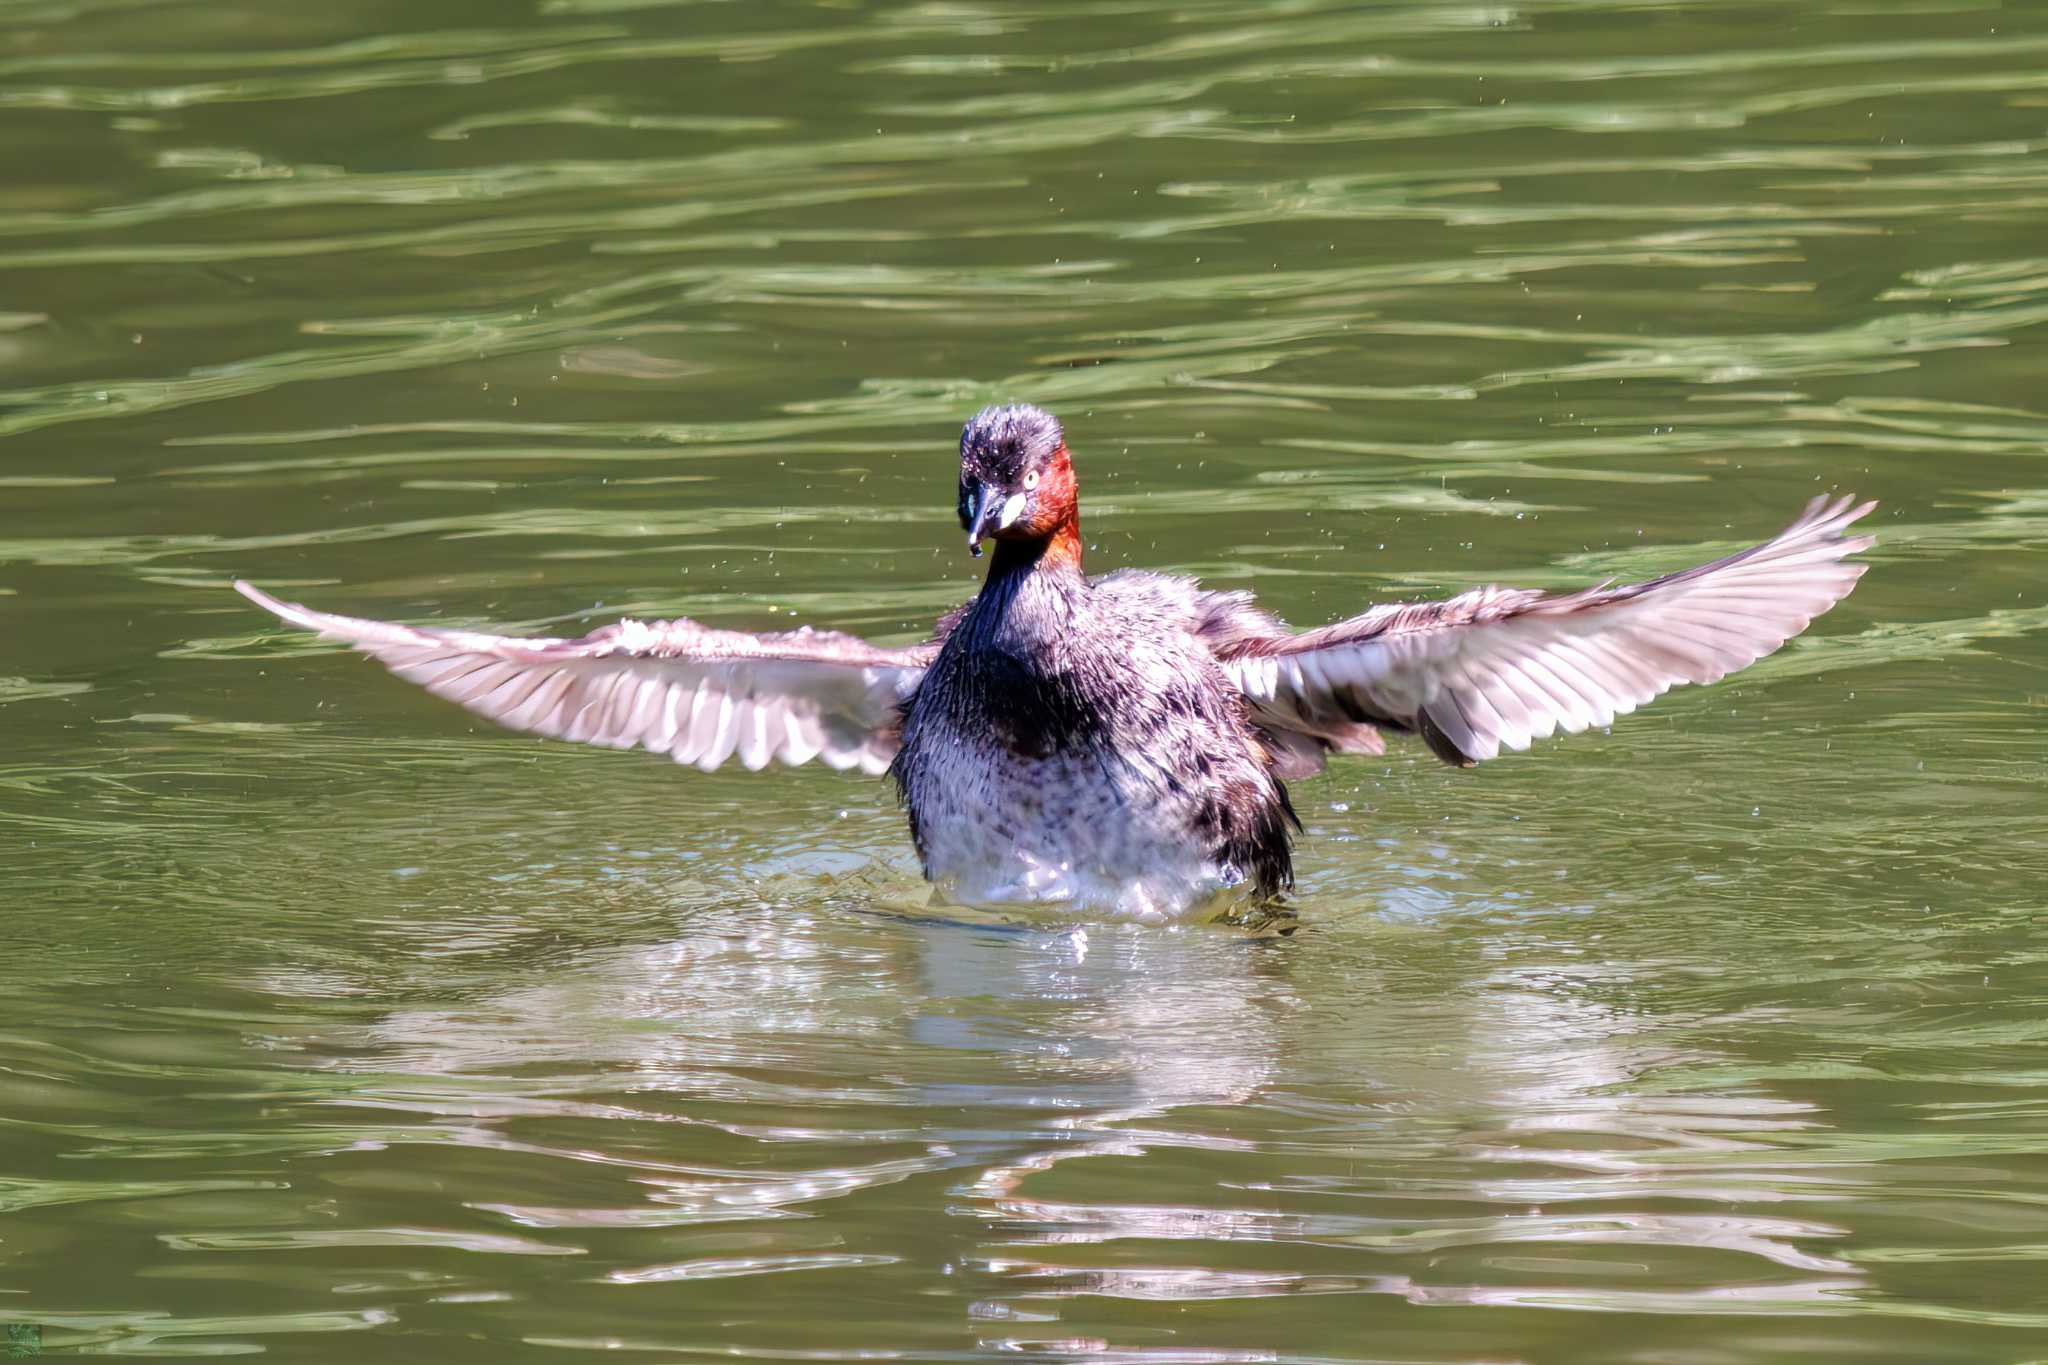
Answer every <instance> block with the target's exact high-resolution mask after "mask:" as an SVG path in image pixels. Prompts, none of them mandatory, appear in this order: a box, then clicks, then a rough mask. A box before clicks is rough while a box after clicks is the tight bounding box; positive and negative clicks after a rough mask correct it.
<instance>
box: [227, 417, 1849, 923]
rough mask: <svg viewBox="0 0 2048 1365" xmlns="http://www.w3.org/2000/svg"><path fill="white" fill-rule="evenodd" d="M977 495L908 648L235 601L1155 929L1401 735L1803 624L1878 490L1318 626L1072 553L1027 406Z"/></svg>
mask: <svg viewBox="0 0 2048 1365" xmlns="http://www.w3.org/2000/svg"><path fill="white" fill-rule="evenodd" d="M959 469H960V478H959V505H958V512H959V518H960V525H961V527H962V529H963V530H964V531H965V532H966V535H967V545H968V549H969V550H970V551H971V552H972V553H973V554H974V555H976V556H980V555H981V553H982V546H983V544H984V543H987V544H988V545H989V546H990V547H991V549H990V555H989V564H988V572H987V576H986V578H985V579H984V581H983V583H982V586H981V588H980V590H979V591H978V592H977V593H976V594H975V595H974V596H973V597H972V598H971V599H969V600H968V601H967V602H966V603H964V604H963V605H961V606H959V607H956V608H954V609H953V610H952V611H950V612H948V613H947V614H946V615H944V616H943V617H942V618H940V620H939V621H938V623H937V625H936V626H935V627H934V629H933V631H932V633H931V635H930V637H929V638H928V639H926V640H924V641H922V642H920V643H917V644H912V645H908V646H901V647H891V646H883V645H876V644H871V643H869V642H867V641H865V640H862V639H859V638H857V637H855V636H851V635H846V634H841V633H838V632H835V631H828V630H817V629H812V628H809V627H805V628H802V629H798V630H790V631H782V632H775V633H765V634H756V633H750V632H746V631H738V630H721V629H715V628H712V627H709V626H705V625H701V624H699V623H697V622H695V621H691V620H688V619H684V618H678V619H675V620H667V621H641V620H633V619H626V620H621V621H618V622H616V623H614V624H611V625H607V626H603V627H601V628H599V629H597V630H594V631H592V632H591V633H589V634H587V635H584V636H582V637H581V638H579V639H543V638H528V637H518V636H505V635H495V634H490V633H486V632H479V631H471V630H455V629H445V628H440V627H431V626H411V625H401V624H397V623H394V622H388V621H375V620H364V619H359V618H355V617H349V616H340V615H334V614H331V613H328V612H324V611H315V610H313V609H311V608H309V607H305V606H301V605H299V604H297V603H291V602H283V601H280V600H278V599H277V598H275V597H273V596H271V595H270V594H268V593H266V592H263V591H262V590H261V589H259V588H256V587H254V586H252V585H250V584H249V583H247V582H242V581H237V582H236V583H235V588H236V589H237V591H239V592H241V593H242V594H243V595H244V596H245V597H247V598H249V599H250V600H251V601H253V602H255V603H256V604H257V605H258V606H261V607H263V608H265V609H267V610H269V611H270V612H272V613H274V614H275V615H276V616H278V617H279V618H280V619H282V620H283V621H285V622H287V623H289V624H290V625H293V626H297V627H301V628H303V629H306V630H310V631H315V632H318V633H319V634H320V635H321V636H324V637H326V638H328V639H332V640H339V641H345V642H346V643H348V644H349V645H352V646H353V647H354V648H356V649H358V650H360V651H362V652H363V653H365V654H367V655H369V656H370V657H371V658H373V659H375V660H377V661H378V662H380V663H382V664H383V665H384V666H385V667H386V668H388V669H389V670H390V671H391V672H393V673H395V674H396V675H398V676H399V677H401V678H404V679H406V680H407V681H410V682H413V683H417V684H418V685H420V686H422V687H424V688H425V689H426V690H427V691H429V692H431V693H433V694H434V695H435V696H439V697H443V698H446V699H447V700H449V701H452V702H455V703H456V704H458V705H460V706H463V707H465V708H467V709H468V710H470V711H472V712H474V713H475V714H477V715H479V716H482V717H484V718H485V719H487V720H490V721H494V722H496V723H497V724H499V725H502V726H505V727H508V728H510V729H513V730H521V731H528V732H532V733H536V734H540V735H545V736H549V737H552V738H556V739H563V740H570V741H578V742H582V743H586V744H594V745H602V746H607V747H610V748H615V749H647V750H650V751H652V752H654V753H657V754H663V755H666V756H668V757H669V758H671V759H673V760H674V761H676V762H677V763H689V764H694V765H695V766H696V767H698V768H699V769H702V770H705V771H710V770H711V769H714V768H717V767H718V766H719V765H721V764H722V763H724V762H725V761H726V760H727V759H729V758H733V757H737V758H738V759H739V761H740V763H741V764H742V765H743V766H745V767H746V768H749V769H755V770H758V769H761V768H763V767H766V766H767V765H768V764H769V763H770V762H772V761H779V762H782V763H786V764H804V763H808V762H810V761H811V760H813V759H816V760H819V761H820V762H822V763H823V764H824V765H826V766H827V767H830V768H835V769H842V770H858V771H860V772H862V773H866V774H870V775H875V776H880V775H881V774H884V773H886V774H887V775H888V776H889V778H890V779H891V780H892V781H893V782H894V785H895V787H896V791H897V793H898V796H899V798H900V800H901V803H902V806H903V808H904V810H905V812H906V813H907V816H908V820H909V827H910V838H911V842H912V844H913V845H914V846H915V849H916V852H917V856H918V859H919V861H920V863H921V865H922V869H923V872H924V875H925V876H926V878H927V879H929V880H930V881H932V882H933V883H935V884H937V886H938V887H939V888H940V889H941V891H942V892H943V893H944V895H945V896H946V897H947V898H948V899H950V900H951V901H953V902H955V903H957V904H961V905H965V906H981V907H989V908H994V909H998V910H1000V909H1008V908H1014V907H1035V908H1047V909H1051V910H1054V911H1060V912H1066V913H1069V914H1074V915H1080V916H1084V917H1094V918H1101V919H1112V920H1136V921H1140V922H1148V923H1162V922H1171V921H1178V920H1185V919H1189V918H1193V917H1197V916H1200V915H1202V914H1205V913H1207V914H1211V915H1214V914H1217V913H1219V910H1218V907H1228V906H1232V905H1239V904H1260V903H1267V904H1270V903H1278V902H1280V901H1283V900H1284V899H1285V893H1286V892H1288V891H1289V890H1291V889H1292V887H1293V884H1294V869H1293V835H1294V833H1295V832H1296V831H1298V830H1300V829H1301V822H1300V820H1299V819H1298V818H1297V816H1296V814H1295V811H1294V808H1293V805H1292V803H1291V802H1290V800H1289V796H1288V791H1287V785H1286V784H1287V783H1288V782H1290V781H1296V780H1298V779H1301V778H1305V777H1308V776H1310V775H1312V774H1314V773H1316V772H1319V771H1321V770H1322V769H1323V767H1324V765H1325V763H1326V762H1327V761H1328V760H1329V759H1330V757H1331V756H1332V755H1357V754H1365V755H1377V754H1381V753H1383V752H1384V746H1385V738H1386V736H1388V735H1395V736H1405V737H1412V738H1414V739H1417V740H1419V741H1420V742H1421V744H1422V745H1423V746H1424V747H1426V748H1427V749H1428V751H1429V752H1430V753H1432V754H1434V755H1435V756H1436V757H1437V758H1439V759H1441V760H1443V761H1444V762H1445V763H1447V764H1450V765H1452V766H1454V767H1458V768H1468V767H1471V766H1473V765H1474V764H1477V763H1481V762H1484V761H1486V760H1488V759H1492V758H1494V757H1496V756H1498V755H1499V754H1500V753H1501V751H1502V750H1504V749H1507V750H1522V749H1527V748H1528V747H1529V746H1530V744H1531V743H1532V742H1533V741H1535V740H1538V739H1543V738H1547V737H1549V736H1551V735H1553V734H1556V733H1559V732H1563V733H1567V734H1576V733H1579V732H1582V731H1585V730H1589V729H1593V728H1596V727H1606V726H1608V725H1610V724H1612V722H1613V721H1614V719H1615V718H1616V717H1617V716H1622V715H1626V714H1628V713H1629V712H1631V711H1633V710H1635V709H1636V708H1637V707H1639V706H1641V705H1643V704H1644V703H1646V702H1648V701H1650V700H1652V699H1653V698H1655V697H1657V696H1659V695H1661V694H1662V693H1663V692H1665V691H1667V690H1668V689H1670V688H1672V687H1675V686H1680V685H1683V684H1688V683H1710V682H1715V681H1717V680H1719V679H1720V678H1722V677H1724V676H1726V675H1727V674H1729V673H1732V672H1734V671H1735V670H1737V669H1740V668H1744V667H1746V666H1748V665H1749V664H1751V663H1753V662H1755V661H1756V660H1757V659H1760V658H1762V657H1763V656H1765V655H1767V654H1769V653H1771V652H1772V651H1773V650H1775V649H1777V648H1778V647H1779V646H1781V645H1782V644H1784V643H1785V641H1787V640H1788V639H1790V638H1791V637H1793V636H1795V635H1797V634H1799V632H1801V631H1802V630H1804V629H1805V628H1806V627H1807V625H1808V624H1809V623H1810V622H1811V621H1812V620H1813V619H1814V618H1815V617H1817V616H1819V615H1820V614H1821V613H1823V612H1825V611H1827V610H1828V609H1829V608H1831V607H1832V606H1834V605H1835V603H1837V602H1839V601H1840V600H1841V599H1842V598H1843V597H1844V596H1845V595H1846V594H1847V593H1848V592H1849V590H1850V589H1851V588H1852V587H1853V586H1854V585H1855V583H1856V581H1857V579H1858V578H1859V577H1860V576H1861V575H1862V573H1863V571H1864V568H1865V567H1866V564H1865V563H1864V562H1862V561H1857V560H1850V559H1848V558H1847V556H1850V555H1853V554H1856V553H1858V552H1860V551H1863V550H1866V549H1868V548H1869V547H1870V546H1871V544H1872V543H1873V541H1874V537H1872V536H1869V535H1854V534H1849V533H1848V532H1849V528H1850V527H1851V526H1852V525H1853V523H1855V522H1856V521H1858V520H1859V519H1860V518H1862V517H1864V516H1865V515H1867V514H1868V513H1869V512H1870V511H1871V509H1872V508H1873V507H1875V506H1876V504H1875V503H1874V502H1860V503H1859V502H1857V501H1856V500H1855V499H1854V498H1852V497H1848V496H1840V497H1835V496H1828V495H1822V496H1819V497H1815V498H1814V499H1812V500H1811V501H1810V502H1808V503H1807V504H1806V506H1805V509H1804V510H1803V511H1802V512H1801V513H1800V514H1799V516H1798V517H1797V518H1796V519H1794V520H1793V521H1792V523H1791V524H1790V525H1788V526H1787V527H1786V528H1785V529H1784V530H1782V531H1780V532H1779V533H1778V534H1777V535H1776V536H1774V537H1772V538H1771V539H1769V540H1767V541H1764V542H1762V543H1761V544H1757V545H1754V546H1752V547H1751V548H1749V549H1745V550H1742V551H1739V552H1737V553H1735V554H1730V555H1728V556H1726V557H1724V558H1721V559H1716V560H1714V561H1712V562H1711V563H1707V564H1701V565H1698V566H1696V567H1694V568H1689V569H1683V570H1680V571H1678V572H1676V573H1670V574H1666V575H1664V576H1662V577H1659V578H1653V579H1650V580H1649V581H1647V582H1641V583H1628V584H1616V583H1613V582H1611V581H1610V582H1608V583H1602V584H1599V585H1596V586H1591V587H1587V588H1584V589H1581V590H1579V591H1575V592H1564V593H1553V592H1547V591H1542V590H1537V589H1530V588H1505V587H1482V588H1477V589H1474V590H1471V591H1467V592H1462V593H1459V594H1458V595H1456V596H1453V597H1450V598H1447V599H1444V600H1441V601H1425V602H1396V603H1388V604H1382V605H1377V606H1373V607H1370V608H1369V609H1367V610H1366V611H1364V612H1362V613H1360V614H1359V615H1356V616H1352V617H1350V618H1348V619H1345V620H1340V621H1336V622H1333V623H1331V624H1329V625H1324V626H1319V627H1316V628H1314V629H1310V630H1306V631H1299V632H1297V631H1295V630H1294V629H1292V628H1290V627H1289V626H1287V625H1286V624H1284V623H1283V622H1282V621H1281V620H1280V619H1279V618H1278V617H1276V616H1274V615H1272V614H1271V613H1269V612H1267V611H1265V610H1264V609H1262V608H1261V607H1259V606H1258V605H1257V603H1256V602H1255V601H1254V599H1253V595H1252V594H1251V593H1250V592H1247V591H1242V590H1213V589H1208V588H1204V587H1202V586H1201V585H1200V584H1199V583H1198V582H1196V581H1195V580H1194V579H1191V578H1187V577H1183V576H1178V575H1174V574H1167V573H1159V572H1153V571H1149V570H1143V569H1129V568H1127V569H1119V570H1116V571H1114V572H1111V573H1107V574H1103V575H1100V576H1097V577H1090V576H1089V575H1088V574H1087V573H1085V572H1084V570H1083V568H1082V541H1081V529H1080V504H1079V494H1078V485H1077V481H1076V476H1075V471H1074V461H1073V456H1072V455H1071V453H1070V452H1069V450H1068V448H1067V441H1066V436H1065V433H1064V430H1063V429H1062V427H1061V424H1060V422H1059V421H1058V419H1057V418H1055V417H1054V416H1053V415H1052V414H1051V413H1049V412H1046V411H1044V410H1043V409H1041V408H1038V407H1034V406H1031V405H1029V404H1021V403H1019V404H1006V405H998V406H992V407H989V408H985V409H984V410H982V411H981V412H979V413H977V414H976V415H975V416H974V417H973V418H972V419H971V420H969V421H968V422H967V424H966V427H965V429H964V431H963V432H962V434H961V439H960V466H959Z"/></svg>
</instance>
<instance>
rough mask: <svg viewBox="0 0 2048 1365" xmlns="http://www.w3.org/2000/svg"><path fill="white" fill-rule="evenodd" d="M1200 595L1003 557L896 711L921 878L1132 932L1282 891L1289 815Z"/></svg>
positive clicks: (1140, 578) (1141, 578)
mask: <svg viewBox="0 0 2048 1365" xmlns="http://www.w3.org/2000/svg"><path fill="white" fill-rule="evenodd" d="M1201 597H1202V594H1201V593H1200V591H1199V589H1197V588H1196V586H1195V584H1194V583H1193V582H1191V581H1190V580H1187V579H1183V578H1169V577H1165V576H1162V575H1157V574H1148V573H1141V572H1133V571H1126V572H1123V573H1115V574H1110V575H1108V576H1106V577H1102V578H1086V577H1083V576H1082V574H1081V573H1080V571H1079V570H1078V568H1076V567H1073V566H1071V565H1069V564H1066V563H1064V562H1060V561H1054V562H1052V563H1050V564H1048V563H1047V562H1046V560H1045V559H1044V558H1039V559H1036V560H1026V559H1025V557H1024V556H1023V555H1022V554H1010V553H1008V549H1007V547H1005V548H1004V549H1001V550H998V552H997V558H996V563H995V564H994V566H992V568H991V571H990V575H989V583H988V586H987V587H986V588H984V589H983V590H982V592H981V594H980V595H979V596H977V597H976V598H975V599H974V601H973V602H971V603H970V604H969V605H968V607H967V609H966V610H965V611H964V612H962V613H961V614H960V617H959V619H958V621H957V622H956V623H954V624H953V625H952V628H951V629H950V630H949V631H948V632H947V634H946V636H945V640H944V643H943V645H941V647H940V649H939V652H938V656H937V657H936V658H935V659H933V661H932V663H931V666H930V668H929V669H927V670H926V672H925V675H924V678H923V680H922V682H921V683H920V684H919V685H918V688H917V691H916V693H915V694H914V695H913V696H912V697H911V699H910V700H909V702H908V703H907V704H906V706H905V708H904V727H903V747H902V749H901V750H900V751H899V752H898V754H897V756H896V761H895V763H894V765H893V766H892V768H891V771H892V773H893V774H894V776H895V779H896V784H897V787H898V789H899V791H901V793H902V796H903V802H904V805H905V807H906V808H907V810H908V811H909V814H910V829H911V837H912V839H913V840H914V841H915V843H916V844H917V848H918V854H919V856H920V857H921V858H922V859H923V861H924V866H925V873H926V875H927V876H929V877H930V878H932V879H933V880H934V881H936V882H939V883H941V884H942V885H945V886H948V887H949V888H951V889H952V891H953V894H954V895H956V896H958V897H960V898H961V899H963V900H967V901H970V902H972V903H976V904H1006V903H1016V902H1019V901H1041V902H1044V901H1050V902H1055V903H1061V904H1080V905H1091V906H1102V905H1114V906H1116V907H1117V908H1118V909H1119V910H1120V911H1121V912H1123V913H1125V914H1127V915H1131V916H1135V917H1139V918H1147V919H1149V918H1171V917H1174V916H1177V915H1180V914H1182V913H1185V912H1186V911H1187V910H1188V909H1190V908H1192V907H1194V906H1198V905H1201V904H1204V903H1206V902H1209V901H1211V900H1214V899H1216V898H1217V897H1219V896H1222V895H1224V894H1226V893H1230V892H1233V891H1237V890H1239V889H1242V890H1244V891H1247V892H1251V893H1254V894H1263V895H1271V894H1272V893H1274V892H1276V891H1278V890H1280V889H1281V888H1282V887H1284V886H1286V885H1288V884H1289V883H1290V882H1291V881H1292V879H1293V877H1292V860H1291V856H1290V852H1289V848H1288V836H1287V826H1288V824H1289V823H1290V822H1291V821H1292V820H1293V816H1294V812H1293V811H1292V810H1291V809H1290V808H1289V806H1288V803H1287V791H1286V788H1285V787H1283V786H1282V785H1281V783H1280V781H1279V779H1278V778H1277V777H1276V776H1274V774H1273V772H1272V770H1271V767H1270V765H1269V764H1268V763H1267V761H1266V759H1265V756H1264V753H1263V751H1262V750H1261V748H1260V747H1259V744H1258V740H1257V737H1256V733H1255V731H1254V730H1253V727H1252V726H1251V724H1250V722H1249V719H1248V717H1247V715H1246V711H1245V707H1244V704H1243V701H1242V698H1241V696H1240V694H1239V693H1238V690H1237V688H1236V686H1235V685H1234V684H1233V683H1232V682H1231V681H1230V678H1229V676H1228V675H1227V674H1226V673H1225V672H1224V670H1223V668H1222V666H1221V665H1220V664H1219V663H1218V662H1217V659H1216V656H1215V655H1214V653H1212V652H1211V650H1210V649H1209V647H1208V645H1207V644H1206V643H1205V642H1204V640H1203V639H1202V637H1201V636H1200V634H1198V633H1197V625H1198V622H1199V614H1200V605H1201Z"/></svg>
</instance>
